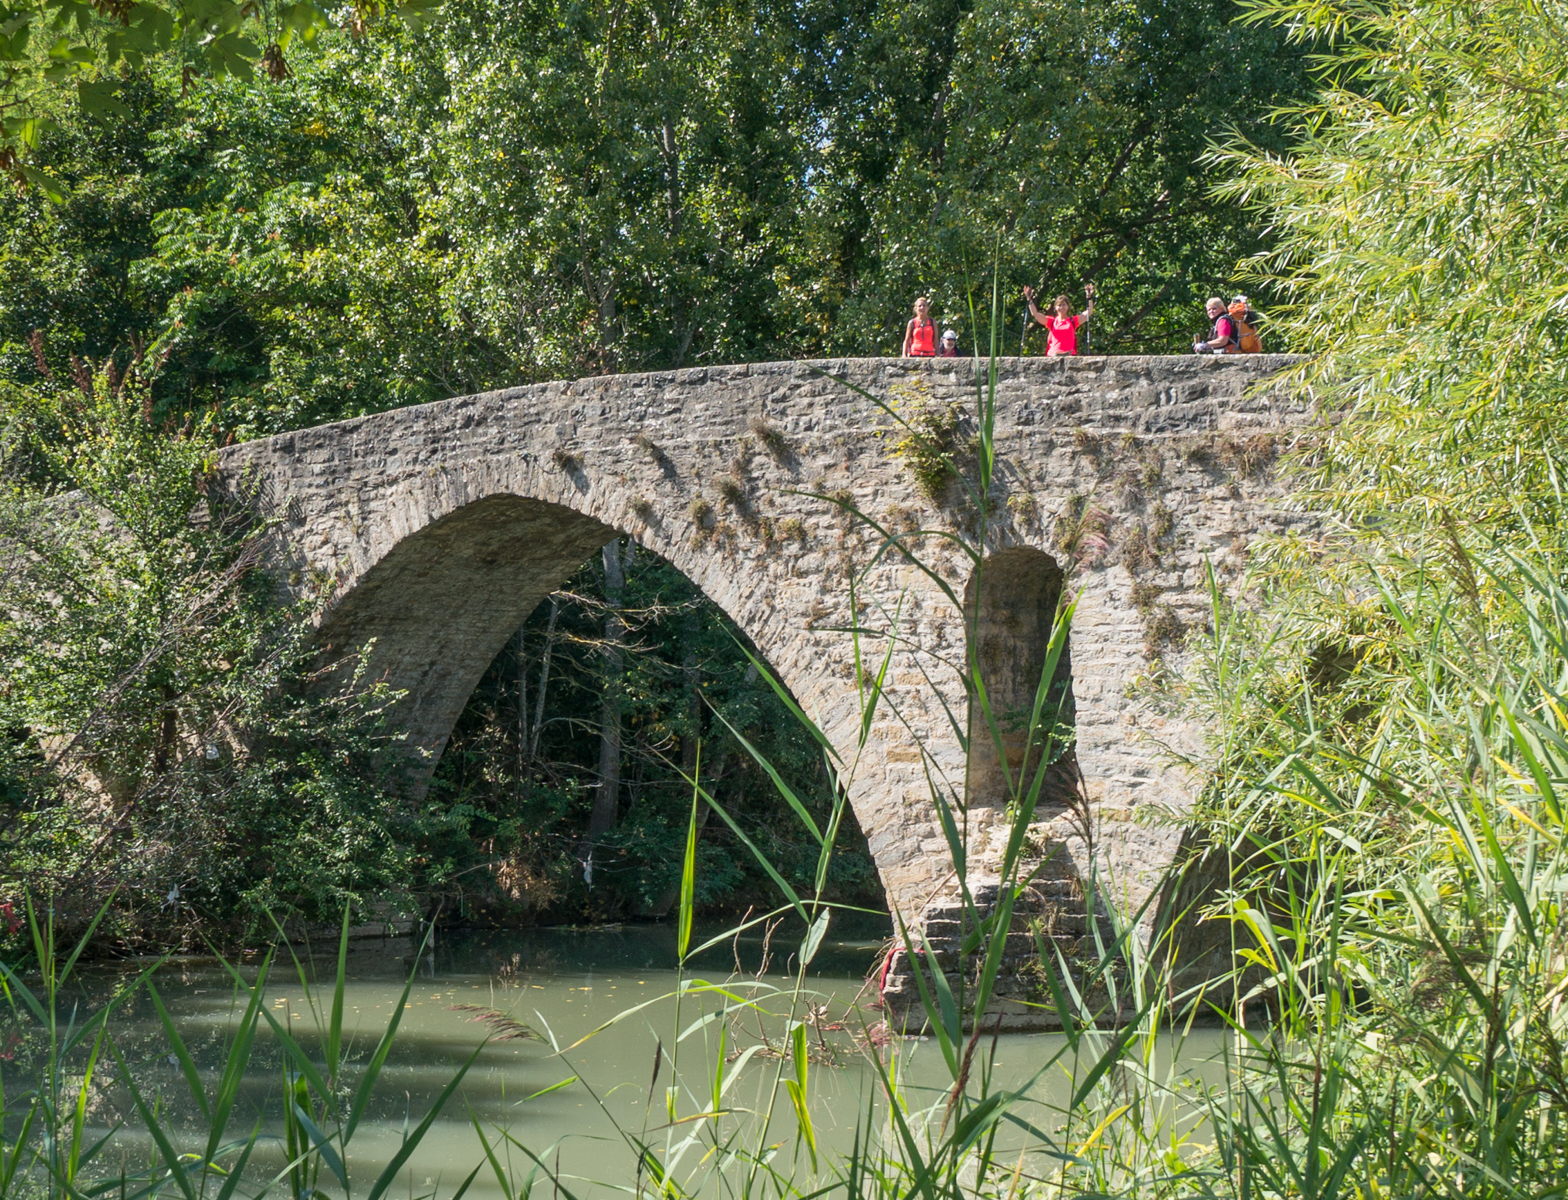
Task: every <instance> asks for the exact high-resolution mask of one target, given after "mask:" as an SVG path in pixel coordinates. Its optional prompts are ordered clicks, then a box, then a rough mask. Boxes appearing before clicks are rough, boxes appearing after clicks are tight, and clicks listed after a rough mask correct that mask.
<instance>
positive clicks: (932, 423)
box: [892, 395, 964, 507]
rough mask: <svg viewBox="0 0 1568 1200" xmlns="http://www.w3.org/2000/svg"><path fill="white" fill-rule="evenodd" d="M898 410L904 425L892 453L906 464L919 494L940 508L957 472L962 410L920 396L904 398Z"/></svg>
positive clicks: (901, 398)
mask: <svg viewBox="0 0 1568 1200" xmlns="http://www.w3.org/2000/svg"><path fill="white" fill-rule="evenodd" d="M898 407H899V411H900V413H901V414H902V416H903V420H904V423H903V425H902V426H901V427H900V429H899V431H898V434H897V440H896V441H895V442H894V443H893V446H892V451H893V453H894V455H896V456H897V457H898V458H899V459H901V460H902V461H903V464H904V467H905V469H907V470H908V471H909V474H910V477H911V478H912V479H913V480H914V483H915V487H916V488H917V489H919V492H920V494H921V495H922V496H924V497H925V498H926V499H927V500H929V501H930V502H931V503H932V504H935V505H937V506H938V507H940V506H941V505H943V504H945V503H946V502H947V497H948V492H949V490H950V489H951V487H952V485H953V482H954V478H955V476H956V475H957V472H958V465H957V463H956V462H955V457H956V454H957V451H958V434H959V430H960V429H961V428H962V425H963V418H964V413H963V409H962V407H961V406H959V405H957V404H938V403H936V402H935V401H934V400H931V399H929V398H926V397H921V396H919V395H909V396H901V397H900V398H899V405H898Z"/></svg>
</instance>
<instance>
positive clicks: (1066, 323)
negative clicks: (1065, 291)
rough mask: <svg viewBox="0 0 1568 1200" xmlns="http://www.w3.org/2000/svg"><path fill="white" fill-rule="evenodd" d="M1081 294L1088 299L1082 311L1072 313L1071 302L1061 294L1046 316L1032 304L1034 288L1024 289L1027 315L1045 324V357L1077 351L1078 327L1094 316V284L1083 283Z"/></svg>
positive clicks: (1075, 352)
mask: <svg viewBox="0 0 1568 1200" xmlns="http://www.w3.org/2000/svg"><path fill="white" fill-rule="evenodd" d="M1083 294H1084V296H1085V297H1086V298H1087V299H1088V301H1089V307H1088V308H1086V309H1084V311H1083V312H1082V313H1079V314H1077V315H1074V313H1073V302H1072V301H1071V300H1069V299H1068V298H1067V297H1066V296H1065V295H1062V296H1058V297H1057V298H1056V303H1055V304H1054V305H1052V308H1053V309H1054V310H1055V311H1054V312H1053V313H1052V315H1050V316H1046V315H1045V314H1044V313H1043V312H1041V311H1040V310H1039V309H1038V308H1036V307H1035V306H1034V289H1033V288H1031V287H1026V288H1025V289H1024V299H1025V300H1027V301H1029V315H1030V316H1031V317H1033V318H1034V319H1035V320H1036V321H1038V322H1039V323H1040V324H1041V325H1044V326H1045V336H1046V338H1047V344H1046V347H1045V353H1046V355H1047V357H1050V358H1055V357H1057V356H1058V355H1062V354H1077V353H1078V327H1079V326H1080V325H1082V324H1083V323H1084V322H1085V321H1087V320H1088V319H1089V318H1090V317H1092V316H1094V284H1092V283H1090V284H1085V285H1084V289H1083Z"/></svg>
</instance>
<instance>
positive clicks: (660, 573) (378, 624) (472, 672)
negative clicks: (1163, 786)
mask: <svg viewBox="0 0 1568 1200" xmlns="http://www.w3.org/2000/svg"><path fill="white" fill-rule="evenodd" d="M682 546H683V547H684V542H683V543H682ZM698 565H699V567H700V566H701V563H700V562H699V564H698ZM323 636H324V637H326V638H328V639H329V640H330V641H331V642H333V643H335V644H338V645H341V646H342V647H344V648H349V647H353V646H359V645H363V644H364V643H365V642H366V641H368V640H369V639H371V638H374V639H375V646H374V649H373V651H372V657H371V663H370V665H371V669H372V671H373V672H375V673H376V674H378V675H382V676H384V677H385V678H386V679H387V680H388V682H389V683H390V684H391V685H392V686H393V687H395V688H398V689H400V690H405V691H406V692H407V696H406V698H405V700H404V701H403V702H402V704H401V705H400V706H399V708H398V710H397V711H396V712H395V714H394V716H395V719H396V720H397V722H398V723H399V724H400V725H402V726H403V727H404V728H405V729H407V731H408V733H409V734H410V736H411V740H413V741H414V742H415V744H416V745H418V746H420V747H421V748H422V749H423V750H424V751H425V752H426V754H427V759H426V763H427V765H428V766H429V767H430V768H432V769H431V770H430V773H429V775H428V784H426V785H424V786H423V787H421V788H420V789H417V790H418V791H419V792H420V793H421V794H420V795H419V796H418V797H417V803H418V808H419V811H420V812H421V813H422V814H423V815H422V818H421V819H423V820H424V821H425V822H426V824H427V826H428V831H427V833H426V834H425V838H424V840H425V843H426V846H427V849H428V852H429V853H430V854H431V855H432V856H442V857H443V858H444V860H445V861H446V862H447V863H448V864H449V868H448V869H447V870H446V872H445V874H446V876H447V877H448V878H450V879H452V880H453V883H452V885H451V894H450V895H448V896H447V897H446V899H447V901H448V907H449V910H452V909H456V910H458V911H460V912H462V913H463V914H464V915H465V916H466V917H468V918H471V919H477V920H480V921H485V922H492V921H493V922H496V923H511V922H526V923H531V922H536V921H539V920H562V919H565V920H572V921H578V920H595V921H604V920H620V919H623V918H635V917H658V916H662V915H664V914H665V913H666V912H668V911H669V910H670V909H671V907H672V905H673V904H674V903H675V900H676V898H677V894H678V892H677V888H678V880H679V877H680V867H681V859H682V856H683V852H684V847H685V838H686V830H687V823H688V820H689V817H690V812H691V801H692V789H691V787H690V785H689V784H688V783H686V782H685V780H684V779H683V778H682V772H683V771H684V772H686V773H687V774H691V773H694V772H697V771H698V757H697V748H698V745H699V743H700V744H701V746H702V756H701V763H700V774H701V778H702V780H703V783H704V786H705V787H706V788H707V789H708V791H709V792H710V793H711V794H712V795H713V796H714V798H715V799H716V800H717V801H718V802H719V804H720V805H721V806H723V808H724V810H725V813H726V814H727V815H728V816H729V817H730V818H731V819H733V820H734V821H735V822H736V823H737V824H739V825H740V826H741V828H742V829H743V830H744V831H745V833H746V835H747V836H748V837H749V838H751V840H752V841H753V842H754V843H755V844H756V845H758V847H759V848H760V849H761V850H762V851H763V852H764V853H765V854H767V855H768V857H769V859H770V861H772V863H773V865H774V866H775V868H777V869H778V870H779V871H780V873H781V874H783V875H784V877H785V878H786V879H790V880H791V881H792V882H793V883H794V884H795V885H796V886H797V887H802V886H804V887H805V888H806V889H807V890H808V891H809V889H810V884H811V878H812V876H813V874H814V872H815V866H816V862H817V850H818V847H817V845H816V843H815V842H814V841H813V840H812V839H811V838H810V835H809V834H807V833H806V831H805V830H804V829H802V828H800V825H799V818H798V817H797V816H796V815H795V814H794V813H793V812H792V811H791V810H790V809H789V807H788V806H787V805H786V803H785V802H784V801H783V800H782V798H780V797H779V796H778V795H777V792H776V791H775V789H774V787H773V785H772V783H771V781H770V780H769V779H768V777H767V775H766V773H765V772H764V770H763V768H762V767H761V766H760V765H759V764H757V763H756V762H755V761H754V760H753V759H752V758H751V756H750V755H749V754H748V753H747V752H746V751H745V750H744V748H743V747H742V746H741V745H740V744H739V742H738V741H737V740H736V738H735V736H734V735H733V733H731V732H730V730H729V728H727V727H726V725H725V721H728V722H729V725H730V726H733V727H734V728H735V729H737V730H739V731H741V732H742V733H743V734H744V735H745V736H746V738H747V740H749V741H750V742H751V743H752V744H753V745H755V746H757V747H758V749H759V750H760V751H762V752H763V753H764V754H766V755H767V756H768V757H769V758H770V760H771V761H772V762H773V763H774V765H775V766H776V767H777V768H778V769H779V770H780V771H781V773H782V774H783V775H784V776H785V777H786V779H787V780H788V781H789V782H790V784H791V786H792V788H793V790H795V792H796V794H797V795H798V796H800V797H801V798H802V799H803V800H805V802H806V803H807V804H808V807H811V808H813V809H814V810H817V811H816V812H815V815H816V817H817V820H818V824H819V827H825V826H826V816H827V814H828V812H829V811H830V809H831V805H832V796H833V791H832V783H831V781H830V779H829V777H828V772H827V770H826V768H825V766H824V764H823V762H822V759H821V754H820V751H819V749H818V748H817V747H816V746H815V744H814V743H813V742H812V741H811V739H810V737H809V735H808V734H806V732H805V731H804V730H801V729H799V728H798V727H797V725H796V723H795V722H794V721H793V719H792V718H791V716H790V714H789V713H788V711H787V709H786V708H785V706H784V705H783V703H782V702H781V701H780V700H779V698H778V697H777V696H776V695H775V694H774V693H773V691H772V689H771V687H770V686H769V685H768V683H767V681H766V680H765V679H762V678H761V677H760V676H759V675H758V674H757V672H756V671H755V670H754V669H751V668H750V663H749V660H748V659H747V657H746V650H749V651H750V652H751V653H752V654H755V655H756V656H757V657H758V659H759V660H764V661H765V656H764V654H763V653H762V652H761V651H760V650H758V648H757V647H756V646H755V645H754V644H753V642H752V641H751V639H750V638H749V637H748V636H747V634H746V632H745V630H744V629H743V628H742V627H740V626H739V625H738V624H737V623H736V622H735V621H734V620H732V619H731V618H730V616H728V615H727V614H726V613H725V612H724V611H723V610H721V609H720V607H719V606H718V605H717V604H715V603H714V602H713V601H712V600H711V599H709V598H708V597H707V595H705V594H704V592H703V590H702V588H701V587H700V586H699V585H698V583H696V582H694V581H693V580H692V579H691V578H690V577H689V576H688V575H687V574H685V573H684V571H683V569H682V567H680V566H677V565H676V564H674V563H672V562H670V561H669V560H668V559H666V558H664V557H662V556H660V555H659V554H657V553H656V552H654V551H652V550H650V549H649V548H647V547H646V546H643V545H640V544H639V543H638V541H637V540H635V539H634V538H631V537H628V536H625V535H624V534H619V533H617V532H616V531H615V530H614V529H613V528H611V527H610V526H608V525H605V524H602V523H601V522H599V521H597V520H595V519H593V518H592V517H589V516H587V515H585V514H583V513H581V512H578V511H575V510H573V509H571V508H568V507H566V506H564V505H558V504H552V503H548V502H543V501H538V500H530V499H524V498H521V497H517V496H513V495H509V494H507V495H492V496H489V497H486V498H483V499H480V500H476V501H474V502H471V503H469V504H466V505H462V506H459V507H456V508H455V509H454V510H453V511H451V512H450V513H448V514H447V515H445V516H443V517H441V518H439V519H437V520H435V521H432V522H430V523H429V524H427V525H425V526H424V527H422V528H420V529H418V530H415V531H413V532H411V533H408V534H407V535H406V536H404V537H403V538H401V539H400V540H398V541H397V542H395V543H394V544H392V545H390V546H388V547H387V548H386V550H385V552H384V553H383V554H382V555H381V556H380V558H379V559H378V560H377V561H376V562H375V563H374V564H373V565H372V566H370V567H369V569H368V570H366V571H365V572H364V574H363V575H362V576H361V577H360V578H359V580H358V581H357V582H356V584H355V586H354V587H353V588H352V589H351V590H350V591H349V592H348V593H347V594H346V595H345V596H344V598H343V601H342V602H341V603H340V605H339V606H338V607H337V609H335V610H334V611H333V613H332V615H331V618H330V620H329V622H328V623H327V625H326V626H324V629H323ZM743 647H744V649H743ZM720 714H722V717H723V719H722V720H721V719H720ZM698 813H699V817H698V820H699V828H700V835H699V870H698V902H699V905H700V907H701V908H703V909H706V910H708V911H710V912H718V911H724V910H732V909H733V910H744V909H745V908H746V907H748V906H749V905H755V906H757V907H758V908H759V910H761V911H765V910H766V909H768V908H771V907H774V905H775V904H776V903H777V898H776V896H774V895H773V894H772V893H773V885H772V883H771V880H769V879H768V877H767V875H766V872H765V870H764V869H763V868H762V867H761V865H760V864H758V863H756V861H755V860H754V858H753V857H752V854H751V851H750V850H749V849H748V848H747V847H746V846H745V845H744V843H743V842H742V841H741V840H740V839H739V838H738V837H737V836H736V835H735V833H734V832H733V831H732V830H731V828H730V826H729V824H728V822H727V821H725V820H724V819H723V818H721V817H718V816H716V815H715V814H714V813H713V812H712V809H711V808H710V807H709V806H708V805H706V804H703V805H702V806H701V807H700V808H699V810H698ZM840 831H841V835H840V839H839V841H838V843H837V853H836V856H835V865H834V868H833V870H832V872H830V877H829V889H828V890H829V898H832V899H842V900H845V901H847V902H850V903H853V904H857V905H862V906H865V907H877V908H881V909H884V910H885V908H886V898H885V896H884V895H883V892H882V885H881V879H880V877H879V874H878V868H877V864H876V863H875V861H874V860H873V858H872V856H871V853H870V851H869V849H868V847H867V842H866V838H865V835H864V834H863V833H862V832H861V830H860V827H859V825H858V823H857V821H856V817H855V814H854V813H853V811H852V810H846V812H845V815H844V818H843V820H842V822H841V826H840Z"/></svg>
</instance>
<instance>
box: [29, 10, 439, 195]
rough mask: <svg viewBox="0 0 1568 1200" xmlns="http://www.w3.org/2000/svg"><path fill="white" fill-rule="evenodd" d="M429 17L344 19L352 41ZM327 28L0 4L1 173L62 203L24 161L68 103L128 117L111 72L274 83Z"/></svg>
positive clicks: (286, 20)
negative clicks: (150, 70) (156, 70)
mask: <svg viewBox="0 0 1568 1200" xmlns="http://www.w3.org/2000/svg"><path fill="white" fill-rule="evenodd" d="M432 7H434V0H409V2H408V3H407V4H404V5H402V6H392V5H389V4H387V3H385V2H384V0H356V3H355V4H354V5H353V7H352V8H351V9H349V10H348V11H347V13H346V14H345V15H346V18H347V22H348V23H349V24H350V25H351V26H352V27H353V28H355V29H356V30H357V31H362V30H363V28H364V27H365V24H366V22H367V21H371V20H375V19H376V18H380V17H384V16H386V15H388V14H389V13H394V12H395V14H396V15H397V16H398V17H399V18H401V19H402V20H404V21H405V22H408V23H409V24H411V25H412V26H414V27H418V26H419V25H420V24H421V23H422V22H423V20H424V19H425V16H426V14H427V12H428V10H429V9H430V8H432ZM331 25H332V18H331V17H330V16H329V15H328V13H327V11H326V10H325V9H324V8H322V7H321V6H319V5H317V4H315V3H312V2H311V0H297V2H295V3H288V4H282V3H277V2H276V0H272V2H263V3H242V4H237V3H233V2H232V0H178V2H173V0H162V2H159V0H151V2H143V3H129V2H128V0H104V2H102V3H82V2H81V0H8V2H7V3H4V4H0V171H4V172H6V173H8V174H10V175H12V176H14V177H15V178H16V179H17V180H18V182H25V183H28V184H31V185H32V186H33V187H34V188H36V189H37V190H38V192H39V193H41V194H42V195H44V196H46V197H48V199H49V200H50V201H52V202H54V203H61V202H62V201H64V200H65V198H66V197H67V196H68V195H69V194H70V189H69V188H68V187H66V186H65V185H63V184H62V181H61V180H60V178H59V177H58V175H56V174H54V173H52V172H49V171H45V170H40V169H39V168H38V167H37V166H35V165H32V164H30V163H29V161H28V152H29V151H32V150H33V149H35V148H36V147H37V146H38V143H39V140H40V137H41V135H42V134H43V133H44V132H45V131H47V130H48V129H50V128H51V127H52V126H53V125H54V124H55V121H56V119H57V118H58V117H59V115H60V111H61V109H62V108H64V107H66V106H67V105H70V102H71V101H75V102H76V105H78V106H79V108H80V113H81V115H82V116H83V117H85V118H87V119H90V120H94V121H101V122H105V123H112V122H114V121H117V120H119V119H121V118H123V117H126V116H129V115H130V113H129V109H128V108H127V107H126V105H125V104H124V103H123V102H122V101H121V99H120V97H119V96H118V94H117V93H118V91H119V88H118V80H117V79H116V78H115V69H116V68H123V69H126V70H131V71H136V70H140V69H142V68H144V67H145V66H147V65H149V64H150V63H163V64H167V63H169V62H171V61H172V62H175V63H176V64H177V69H178V68H183V70H184V72H185V73H186V76H187V78H188V77H189V76H190V75H193V74H195V73H196V72H198V71H200V72H202V73H205V74H207V75H211V76H214V77H218V78H222V77H233V78H236V79H240V80H243V81H247V82H248V81H250V80H251V79H253V78H254V76H255V68H257V67H260V68H261V70H262V72H263V73H264V74H266V75H267V76H268V77H269V78H271V79H273V80H282V79H285V78H287V77H288V75H289V64H288V61H287V58H286V53H287V52H288V51H289V50H290V49H291V47H293V46H294V45H295V44H296V43H306V44H308V43H309V42H311V41H313V40H314V39H315V37H316V35H317V34H319V33H320V32H321V31H323V30H324V29H328V28H330V27H331ZM67 97H69V99H67Z"/></svg>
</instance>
